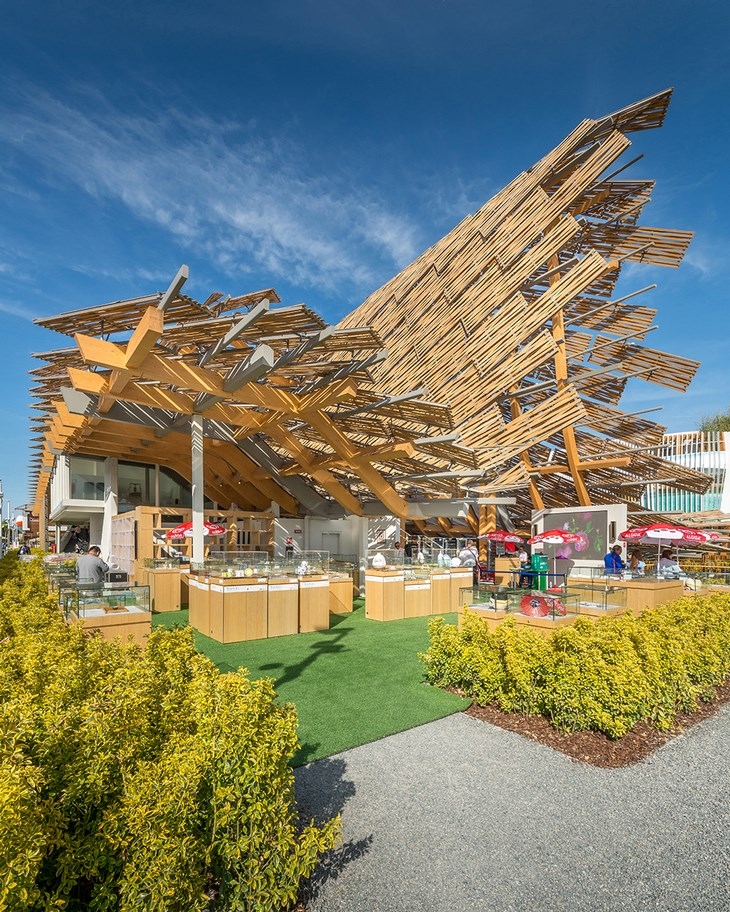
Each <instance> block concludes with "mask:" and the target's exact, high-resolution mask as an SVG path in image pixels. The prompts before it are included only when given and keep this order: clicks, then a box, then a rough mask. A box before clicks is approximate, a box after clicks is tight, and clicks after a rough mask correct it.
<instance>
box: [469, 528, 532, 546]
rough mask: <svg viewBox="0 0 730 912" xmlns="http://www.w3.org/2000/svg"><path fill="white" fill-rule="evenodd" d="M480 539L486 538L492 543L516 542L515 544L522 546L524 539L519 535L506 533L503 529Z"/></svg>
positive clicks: (481, 536)
mask: <svg viewBox="0 0 730 912" xmlns="http://www.w3.org/2000/svg"><path fill="white" fill-rule="evenodd" d="M479 538H486V539H487V541H490V542H501V543H502V544H504V542H514V543H515V544H522V542H523V541H524V538H520V536H519V535H515V534H514V532H504V531H503V530H502V529H497V531H496V532H487V533H486V534H485V535H480V536H479Z"/></svg>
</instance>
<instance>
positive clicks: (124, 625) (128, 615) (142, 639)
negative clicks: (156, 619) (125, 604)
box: [69, 608, 152, 645]
mask: <svg viewBox="0 0 730 912" xmlns="http://www.w3.org/2000/svg"><path fill="white" fill-rule="evenodd" d="M69 621H70V622H71V623H72V624H81V626H82V627H83V628H84V630H85V631H86V632H88V633H96V634H98V635H99V636H100V637H101V638H102V639H103V640H109V641H111V640H115V639H116V638H117V637H121V638H122V640H124V641H125V642H126V640H128V639H129V637H131V638H132V639H133V640H134V642H135V643H139V644H140V645H145V644H146V642H147V637H148V636H149V634H150V631H151V629H152V613H151V612H150V611H141V610H138V609H135V608H130V609H128V610H127V611H109V612H106V613H99V614H98V615H96V613H94V614H93V615H91V616H89V615H85V616H84V615H82V616H81V617H79V616H78V615H77V614H76V613H75V612H71V614H70V616H69Z"/></svg>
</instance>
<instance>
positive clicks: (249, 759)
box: [0, 562, 338, 912]
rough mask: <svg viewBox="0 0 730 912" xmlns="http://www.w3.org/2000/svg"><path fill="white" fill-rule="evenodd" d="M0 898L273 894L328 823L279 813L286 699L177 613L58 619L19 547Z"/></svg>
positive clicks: (191, 902) (24, 905)
mask: <svg viewBox="0 0 730 912" xmlns="http://www.w3.org/2000/svg"><path fill="white" fill-rule="evenodd" d="M0 631H1V632H2V639H1V640H0V762H1V764H2V767H1V768H2V771H3V773H2V776H0V811H1V812H2V823H0V840H1V848H0V853H1V854H0V869H1V870H2V872H3V873H2V875H0V910H5V909H8V910H15V909H17V910H20V909H23V910H36V909H37V910H41V909H50V908H56V909H68V910H75V909H79V910H80V909H89V910H90V912H94V910H99V912H102V910H115V912H117V910H119V912H131V910H139V909H145V910H152V912H163V910H164V912H177V910H179V912H194V910H196V909H200V910H203V909H209V908H211V906H210V898H209V896H208V892H209V890H210V888H211V886H212V887H214V888H216V889H217V890H218V893H219V896H218V905H217V907H219V908H224V909H226V910H233V909H238V910H264V909H265V910H273V909H281V908H285V907H286V906H287V905H289V904H290V903H291V902H292V901H293V900H294V898H295V897H296V895H297V891H298V887H299V883H300V880H301V878H302V877H307V876H309V875H310V874H311V872H312V870H313V869H314V866H315V864H316V862H317V860H318V858H319V857H320V855H321V854H322V853H323V852H324V851H326V850H327V849H328V848H330V847H331V846H332V845H333V844H334V841H335V839H336V837H337V832H338V821H337V820H334V821H330V822H329V823H326V824H324V825H323V826H321V827H315V826H314V825H310V826H308V827H305V828H304V829H302V828H300V827H299V826H298V823H297V812H296V805H295V803H294V793H293V774H292V771H291V769H290V767H289V764H288V760H289V758H290V757H291V756H292V754H293V752H294V751H295V749H296V747H297V738H296V714H295V712H294V709H293V707H291V706H289V705H279V704H278V703H277V701H276V694H275V692H274V690H273V686H272V683H271V682H270V681H250V680H249V678H248V676H247V674H246V673H245V671H241V672H237V673H232V674H226V675H221V674H219V673H218V671H217V669H216V668H215V666H213V664H212V663H211V662H210V661H209V660H208V659H206V658H205V657H203V656H201V655H199V654H198V653H196V651H195V649H194V646H193V641H192V633H191V631H190V630H189V629H185V630H176V631H163V630H160V631H154V632H153V633H152V635H151V637H150V639H149V644H148V646H147V648H146V649H145V650H144V651H142V650H141V649H140V648H139V647H138V646H136V645H122V644H118V643H117V644H115V643H106V642H104V641H102V640H101V639H98V638H88V637H86V636H84V635H83V633H82V631H81V630H80V629H79V628H78V627H73V628H68V627H66V625H65V624H64V623H63V621H62V619H61V617H60V615H59V613H58V611H57V609H56V608H55V606H54V605H53V602H52V601H51V600H50V599H49V598H48V597H47V596H46V594H45V584H44V580H43V575H42V573H41V571H40V569H39V567H38V566H37V562H30V563H27V564H20V565H19V567H18V569H17V572H15V573H14V575H12V576H10V577H8V579H7V580H6V582H5V583H4V584H3V585H2V587H0Z"/></svg>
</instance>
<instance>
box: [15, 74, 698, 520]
mask: <svg viewBox="0 0 730 912" xmlns="http://www.w3.org/2000/svg"><path fill="white" fill-rule="evenodd" d="M670 98H671V90H667V91H665V92H661V93H659V94H657V95H654V96H652V97H651V98H648V99H645V100H643V101H640V102H637V103H636V104H633V105H630V106H628V107H626V108H624V109H622V110H620V111H617V112H615V113H613V114H611V115H608V116H606V117H602V118H600V119H598V120H584V121H583V122H582V123H581V124H579V126H578V127H577V128H576V129H575V130H574V131H573V132H572V133H570V134H569V135H568V136H567V137H566V138H565V140H564V141H563V142H562V143H560V144H559V145H558V146H557V147H556V148H555V149H554V150H552V151H551V152H550V153H548V154H547V155H546V156H545V157H544V158H543V159H541V160H540V161H539V162H537V163H536V164H535V165H534V166H533V167H532V168H530V169H528V170H527V171H524V172H523V173H521V174H519V175H518V176H517V177H516V178H515V179H514V180H513V181H512V182H511V183H510V184H509V185H508V186H507V187H505V188H504V189H503V190H501V191H500V192H499V193H497V194H496V195H495V196H494V197H493V198H492V199H491V200H489V201H488V202H487V203H485V204H484V205H483V206H482V207H481V208H480V209H479V210H478V211H477V212H476V213H474V214H473V215H468V216H467V217H466V218H464V219H463V220H462V221H461V222H460V223H459V224H458V225H457V226H456V227H455V228H454V230H453V231H451V232H450V233H449V234H447V235H446V236H445V237H444V238H442V239H441V240H440V241H438V242H437V243H436V244H434V245H433V246H432V247H431V248H430V249H429V250H427V251H426V252H425V253H423V254H422V255H421V256H420V257H418V258H417V259H416V260H415V261H414V262H413V263H412V264H411V265H409V266H408V267H406V268H405V269H404V270H402V271H401V272H400V273H399V274H398V275H396V276H394V277H393V278H392V279H391V280H390V281H389V282H387V283H386V284H385V285H384V286H383V287H382V288H380V289H378V290H377V291H376V292H374V293H373V294H372V295H370V296H369V297H368V298H367V300H366V301H365V302H364V303H363V304H362V305H361V306H360V307H358V308H356V309H355V310H354V311H353V312H352V313H351V314H350V315H349V316H348V317H346V318H345V319H344V320H343V321H342V322H341V323H340V324H339V325H338V326H337V327H331V326H327V324H326V322H325V321H324V320H323V319H322V318H321V317H320V316H319V315H318V314H316V313H315V312H314V311H313V310H311V309H310V308H309V307H307V306H306V305H304V304H297V305H289V306H283V305H282V306H277V305H279V304H281V302H280V299H279V297H278V295H277V294H276V292H275V291H274V289H272V288H269V289H264V290H261V291H257V292H252V293H250V294H244V295H239V296H237V297H224V296H223V294H222V293H220V292H214V293H213V294H211V295H210V296H209V297H208V298H207V299H206V300H205V301H203V302H198V301H195V300H194V299H192V298H190V297H188V296H187V295H184V294H182V292H181V290H180V288H181V285H182V282H181V281H180V278H179V277H177V279H176V281H175V282H173V284H172V285H171V286H170V288H169V289H168V290H167V291H166V292H156V293H153V294H148V295H144V296H142V297H137V298H130V299H127V300H125V301H117V302H114V303H112V304H106V305H102V306H101V307H97V308H89V309H85V310H75V311H69V312H67V313H64V314H60V315H59V316H56V317H50V318H45V319H42V320H38V321H36V322H37V323H38V324H39V325H41V326H44V327H45V328H48V329H53V330H56V331H58V332H61V333H63V334H65V335H69V336H73V337H74V339H75V342H76V345H75V347H73V348H66V349H59V350H56V351H52V352H46V353H44V354H40V355H37V356H36V357H38V358H39V359H40V360H41V361H42V362H43V364H42V366H40V367H38V368H36V369H35V370H34V371H33V372H32V375H33V376H32V382H33V390H32V394H33V395H34V397H35V400H36V401H35V404H34V406H33V408H34V409H35V410H36V411H39V412H40V413H41V416H42V417H43V419H44V424H43V433H42V434H41V435H40V437H39V439H40V441H41V442H42V449H41V455H40V466H39V470H38V476H37V478H38V494H39V496H42V494H43V493H44V491H45V487H46V485H47V480H48V477H49V472H50V469H51V467H52V465H53V460H54V458H55V455H56V454H57V453H58V452H89V453H99V454H108V453H112V452H113V453H115V454H116V455H120V456H125V457H129V458H135V459H137V460H141V461H150V462H152V461H162V462H167V463H168V464H172V463H171V460H172V461H173V462H174V467H175V468H176V469H177V470H178V471H180V473H181V474H183V475H187V474H189V472H188V471H186V465H188V463H189V453H188V452H187V450H186V447H187V443H186V441H187V431H188V425H189V416H190V415H191V414H194V413H200V414H202V415H203V416H204V418H205V422H206V436H207V437H208V439H209V442H210V445H209V446H208V448H207V450H206V466H207V467H208V469H209V473H210V474H209V477H208V482H209V484H210V486H211V489H212V490H214V491H215V492H216V496H217V497H218V499H219V501H220V502H221V503H225V502H226V501H229V502H234V503H236V505H237V506H239V507H243V506H244V505H251V506H254V507H258V506H260V505H261V504H262V503H264V502H268V501H270V500H272V499H273V500H277V501H278V502H279V503H280V504H282V506H283V507H284V509H285V510H291V511H292V512H296V511H298V510H299V511H301V510H302V509H303V504H302V497H305V496H309V495H306V492H303V491H302V489H301V488H296V486H294V485H293V482H292V479H295V478H298V479H299V481H300V484H301V483H302V481H304V482H306V484H307V486H308V490H309V491H310V492H312V494H313V495H314V496H315V498H322V499H323V500H324V501H329V502H332V501H335V502H336V503H338V504H339V505H340V506H341V507H342V508H343V509H345V510H348V511H351V512H359V511H360V510H361V508H362V503H363V501H364V500H367V499H368V498H372V497H376V498H377V499H379V500H380V501H381V502H382V503H384V504H386V505H387V506H388V508H389V509H391V510H392V512H394V513H397V514H399V515H402V516H405V515H407V511H408V498H409V496H410V494H411V493H412V492H413V491H417V492H418V494H419V496H433V497H441V496H456V495H458V494H460V493H462V492H463V491H464V489H465V487H466V486H467V485H476V484H478V488H479V490H480V491H483V492H488V493H500V492H506V493H509V494H513V495H514V496H516V497H517V505H516V510H517V513H518V514H520V516H519V521H524V519H525V517H527V516H528V515H529V512H530V510H531V509H532V508H542V507H546V506H568V505H571V504H572V505H575V504H576V503H579V504H589V503H605V502H615V501H625V502H626V503H627V504H628V505H629V508H630V509H631V510H637V511H638V510H639V505H638V503H639V498H640V496H641V492H642V490H643V485H644V484H645V483H646V481H647V480H654V479H656V478H671V479H672V483H673V484H676V485H677V486H681V487H685V488H687V489H689V490H694V491H703V490H705V489H706V488H707V486H708V484H709V479H708V478H707V476H705V475H702V474H700V473H698V472H695V471H693V470H691V469H688V468H686V467H682V466H679V467H678V466H677V464H676V463H668V462H667V461H666V460H662V459H661V458H660V457H659V456H657V455H656V454H655V453H654V452H653V451H652V449H651V448H652V447H654V446H656V444H657V443H658V442H660V441H661V437H662V434H663V433H664V430H665V429H664V427H663V426H662V425H660V424H657V423H655V422H653V421H652V420H651V419H649V418H647V417H646V415H645V414H643V413H626V412H624V411H622V410H621V409H620V400H621V397H622V395H623V392H624V390H625V387H626V383H627V380H628V379H629V378H630V377H638V378H640V379H642V380H644V381H648V382H650V383H653V384H658V385H660V386H663V387H665V388H669V389H677V390H684V389H686V388H687V385H688V384H689V383H690V382H691V380H692V378H693V376H694V374H695V372H696V370H697V367H698V363H697V362H696V361H693V360H691V359H688V358H686V357H682V356H680V355H673V354H670V353H666V352H661V351H658V350H657V349H654V348H652V347H651V346H650V344H647V342H650V340H651V333H652V331H653V328H654V326H655V323H654V321H655V318H656V315H657V312H658V307H657V306H655V305H656V304H657V302H656V301H655V299H654V296H653V295H652V296H651V300H650V302H649V303H647V300H648V298H647V297H644V295H647V296H648V294H649V292H651V291H652V290H653V289H654V287H655V286H653V285H649V286H644V287H637V288H636V289H634V290H632V291H629V293H627V294H624V295H622V296H621V297H617V296H616V283H617V281H618V278H619V276H620V274H621V270H622V268H623V265H624V264H625V263H635V264H642V263H643V264H651V265H653V266H669V267H676V266H678V265H679V264H680V262H681V260H682V257H683V256H684V253H685V252H686V249H687V246H688V244H689V242H690V240H691V237H692V234H691V232H688V231H683V230H675V229H665V228H653V227H647V226H644V225H641V224H640V223H639V222H640V218H641V215H642V211H643V209H644V207H645V206H646V204H647V203H648V202H649V200H650V198H651V194H652V192H653V189H654V182H653V181H651V180H646V179H643V180H631V179H630V178H629V177H628V175H627V173H626V172H627V170H628V167H629V166H630V165H631V164H632V162H631V161H629V162H628V164H627V165H622V164H621V163H620V162H619V159H621V158H622V156H623V155H624V154H625V153H627V152H628V150H629V147H630V145H631V142H630V140H629V138H628V137H629V135H630V134H632V133H634V132H637V131H642V130H646V129H653V128H656V127H659V126H661V124H662V122H663V119H664V116H665V113H666V110H667V106H668V104H669V101H670ZM69 388H73V389H74V390H75V393H76V394H77V398H76V399H75V400H73V401H72V399H71V397H70V394H69ZM79 394H80V395H81V396H82V397H86V398H85V399H83V398H82V399H81V400H79V398H78V396H79ZM79 401H81V402H82V403H86V404H85V405H84V407H83V408H81V407H80V406H79ZM69 403H70V404H69ZM36 420H37V419H36ZM267 498H268V501H267Z"/></svg>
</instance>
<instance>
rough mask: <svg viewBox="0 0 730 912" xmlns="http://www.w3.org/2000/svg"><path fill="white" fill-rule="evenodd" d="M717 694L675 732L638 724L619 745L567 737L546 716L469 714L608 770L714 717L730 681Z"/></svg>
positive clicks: (729, 699)
mask: <svg viewBox="0 0 730 912" xmlns="http://www.w3.org/2000/svg"><path fill="white" fill-rule="evenodd" d="M716 690H717V696H716V698H715V699H714V700H713V701H712V702H710V703H700V705H699V707H698V708H697V709H696V710H695V711H694V712H693V713H678V714H677V722H676V725H675V727H674V728H673V729H672V730H671V731H667V732H660V731H657V730H656V729H655V728H654V727H653V726H651V725H649V724H648V723H646V722H637V724H636V725H635V726H634V727H633V728H632V729H631V731H630V732H628V733H627V734H625V735H624V736H623V738H618V739H617V740H616V741H612V740H611V739H610V738H608V737H606V735H604V734H602V733H601V732H594V731H580V732H572V733H571V734H563V733H562V732H559V731H557V729H555V728H553V727H552V725H551V724H550V723H549V722H548V720H547V719H545V718H544V717H543V716H523V715H520V714H519V713H505V712H502V711H501V710H500V709H498V708H497V707H496V706H477V705H476V704H472V705H471V706H470V707H469V709H467V710H465V712H466V714H467V715H469V716H471V717H472V718H474V719H479V720H480V721H481V722H489V723H491V724H492V725H498V726H499V727H500V728H504V729H506V730H507V731H511V732H516V733H517V734H518V735H523V736H524V737H525V738H531V739H532V740H533V741H537V742H539V743H540V744H544V745H546V746H547V747H552V748H554V749H555V750H559V751H561V752H562V753H564V754H567V755H568V756H569V757H571V758H572V759H573V760H579V761H581V762H582V763H590V764H592V765H593V766H599V767H603V768H605V769H616V768H618V767H621V766H631V765H632V764H633V763H638V762H639V761H641V760H644V759H645V758H646V757H648V756H649V754H651V753H652V752H653V751H655V750H656V749H657V748H658V747H661V746H662V744H666V743H667V741H671V739H672V738H674V737H676V736H677V735H680V734H682V732H684V731H686V730H687V729H688V728H690V727H691V726H693V725H696V724H697V723H698V722H701V721H702V720H703V719H707V718H708V717H709V716H712V715H714V714H715V713H716V712H717V711H718V709H719V708H720V707H721V706H725V705H726V704H727V703H730V680H727V681H726V682H725V683H724V684H722V685H720V686H719V687H718V688H717V689H716Z"/></svg>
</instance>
